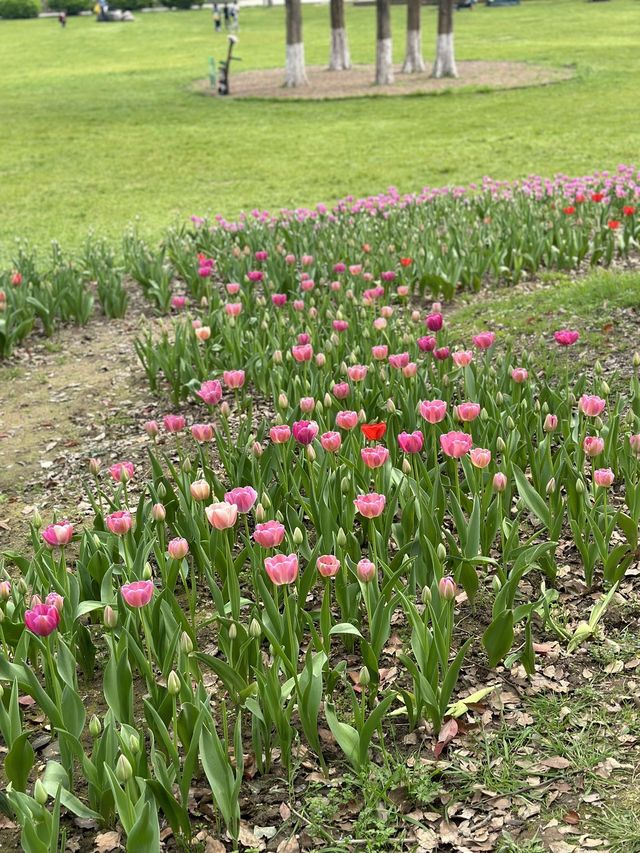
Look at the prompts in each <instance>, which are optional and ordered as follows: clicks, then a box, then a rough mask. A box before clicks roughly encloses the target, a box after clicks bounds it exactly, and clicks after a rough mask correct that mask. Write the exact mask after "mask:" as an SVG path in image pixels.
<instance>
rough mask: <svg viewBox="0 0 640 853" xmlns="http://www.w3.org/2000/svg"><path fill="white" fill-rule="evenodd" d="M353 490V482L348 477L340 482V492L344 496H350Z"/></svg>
mask: <svg viewBox="0 0 640 853" xmlns="http://www.w3.org/2000/svg"><path fill="white" fill-rule="evenodd" d="M350 490H351V480H350V479H349V478H348V477H343V478H342V480H341V481H340V491H341V492H342V494H343V495H348V494H349V492H350Z"/></svg>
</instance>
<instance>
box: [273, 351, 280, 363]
mask: <svg viewBox="0 0 640 853" xmlns="http://www.w3.org/2000/svg"><path fill="white" fill-rule="evenodd" d="M273 362H274V364H282V352H281V350H279V349H277V350H276V351H275V352H274V353H273Z"/></svg>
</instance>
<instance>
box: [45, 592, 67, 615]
mask: <svg viewBox="0 0 640 853" xmlns="http://www.w3.org/2000/svg"><path fill="white" fill-rule="evenodd" d="M44 603H45V604H48V605H49V607H55V609H56V610H57V611H58V613H62V610H63V608H64V596H62V595H59V594H58V593H57V592H50V593H49V595H48V596H47V597H46V598H45V601H44Z"/></svg>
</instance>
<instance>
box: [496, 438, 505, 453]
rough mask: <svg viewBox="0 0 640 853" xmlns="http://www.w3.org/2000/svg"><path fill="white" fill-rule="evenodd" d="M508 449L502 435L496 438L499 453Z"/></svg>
mask: <svg viewBox="0 0 640 853" xmlns="http://www.w3.org/2000/svg"><path fill="white" fill-rule="evenodd" d="M506 449H507V445H506V444H505V443H504V439H503V438H502V436H501V435H499V436H498V437H497V439H496V450H497V451H498V453H504V452H505V450H506Z"/></svg>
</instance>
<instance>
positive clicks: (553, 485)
mask: <svg viewBox="0 0 640 853" xmlns="http://www.w3.org/2000/svg"><path fill="white" fill-rule="evenodd" d="M555 490H556V478H555V477H552V478H551V479H550V480H549V482H548V483H547V487H546V489H545V491H546V493H547V494H548V495H552V494H553V493H554V492H555Z"/></svg>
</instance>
